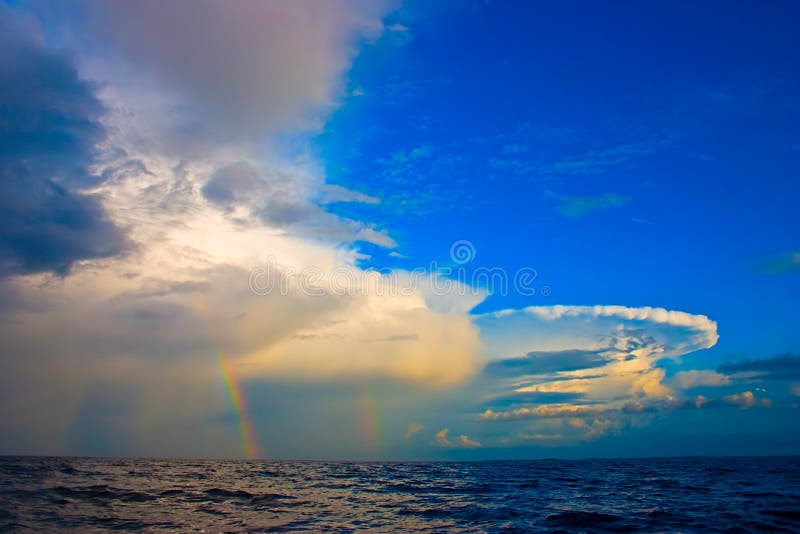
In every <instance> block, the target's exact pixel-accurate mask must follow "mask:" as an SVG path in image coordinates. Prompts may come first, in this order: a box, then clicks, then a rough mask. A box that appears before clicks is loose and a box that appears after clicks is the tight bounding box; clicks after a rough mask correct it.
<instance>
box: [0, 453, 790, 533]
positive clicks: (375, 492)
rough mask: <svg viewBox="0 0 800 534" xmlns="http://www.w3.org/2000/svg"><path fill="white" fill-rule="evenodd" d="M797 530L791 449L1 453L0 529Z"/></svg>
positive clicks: (181, 530)
mask: <svg viewBox="0 0 800 534" xmlns="http://www.w3.org/2000/svg"><path fill="white" fill-rule="evenodd" d="M27 529H32V530H39V531H47V532H52V531H56V530H71V531H77V532H87V531H93V530H112V529H113V530H124V531H131V530H146V531H180V532H186V531H191V530H195V531H197V530H204V531H211V532H220V531H224V532H230V531H265V530H280V531H325V530H327V531H339V532H341V531H362V530H379V531H401V532H408V531H437V532H441V531H456V532H497V531H501V530H502V531H536V532H538V531H545V532H550V531H562V532H580V531H609V532H610V531H613V532H618V531H634V532H640V531H645V532H687V531H725V532H747V531H787V532H800V457H789V458H778V457H772V458H670V459H633V460H583V461H563V460H540V461H524V462H522V461H521V462H477V463H337V462H290V461H220V460H147V459H99V458H34V457H0V530H6V531H8V530H12V531H13V530H20V531H24V530H27Z"/></svg>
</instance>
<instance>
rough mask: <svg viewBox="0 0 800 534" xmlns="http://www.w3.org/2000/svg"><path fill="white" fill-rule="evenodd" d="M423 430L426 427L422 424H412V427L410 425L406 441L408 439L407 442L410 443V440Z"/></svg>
mask: <svg viewBox="0 0 800 534" xmlns="http://www.w3.org/2000/svg"><path fill="white" fill-rule="evenodd" d="M423 428H425V425H422V424H420V423H411V424H410V425H408V429H407V430H406V434H405V439H406V441H408V440H409V439H411V437H412V436H413V435H414V434H416V433H418V432H419V431H421V430H422V429H423Z"/></svg>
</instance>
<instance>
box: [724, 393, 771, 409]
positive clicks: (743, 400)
mask: <svg viewBox="0 0 800 534" xmlns="http://www.w3.org/2000/svg"><path fill="white" fill-rule="evenodd" d="M722 401H723V402H725V403H726V404H730V405H731V406H738V407H739V408H744V409H746V408H751V407H753V406H763V407H764V408H771V407H772V401H771V400H770V399H759V398H757V397H756V396H755V395H753V392H752V391H745V392H743V393H736V394H733V395H728V396H727V397H723V399H722Z"/></svg>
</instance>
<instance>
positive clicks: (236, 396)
mask: <svg viewBox="0 0 800 534" xmlns="http://www.w3.org/2000/svg"><path fill="white" fill-rule="evenodd" d="M195 307H196V309H197V312H198V314H199V315H200V316H201V317H202V318H203V320H204V321H205V322H206V325H207V328H206V331H207V332H213V331H214V330H213V324H211V320H210V318H209V314H208V311H207V308H206V306H205V303H204V302H202V301H201V300H199V299H198V300H196V301H195ZM210 338H211V342H212V344H213V345H214V353H215V355H216V357H217V365H218V367H219V374H220V376H221V377H222V383H223V385H224V386H225V393H226V394H227V396H228V400H229V401H230V403H231V408H233V411H234V414H235V415H236V421H237V425H238V427H239V435H240V437H241V440H242V451H243V452H244V456H245V458H247V459H248V460H254V459H256V458H259V457H260V455H261V447H260V446H259V444H258V440H257V439H256V433H255V431H254V429H253V422H252V420H251V419H250V412H249V411H248V410H247V400H246V397H245V395H244V390H243V389H242V385H241V384H240V383H239V380H238V379H237V378H236V372H235V371H234V369H233V366H232V365H231V363H230V361H229V360H228V358H227V357H226V356H225V354H224V353H223V352H222V350H221V349H220V348H219V346H218V344H216V343H214V337H213V335H211V336H210Z"/></svg>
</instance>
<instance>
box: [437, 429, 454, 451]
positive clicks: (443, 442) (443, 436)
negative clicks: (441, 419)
mask: <svg viewBox="0 0 800 534" xmlns="http://www.w3.org/2000/svg"><path fill="white" fill-rule="evenodd" d="M448 432H450V430H449V429H447V428H443V429H441V430H440V431H438V432H437V433H436V435H435V436H434V437H435V438H436V443H438V444H439V446H440V447H452V446H453V442H451V441H450V440H449V439H447V434H448Z"/></svg>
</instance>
